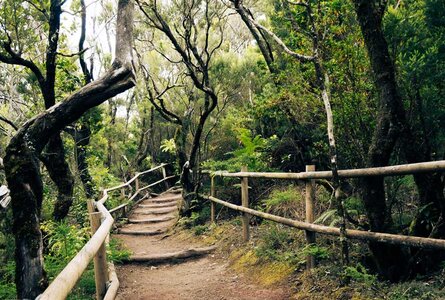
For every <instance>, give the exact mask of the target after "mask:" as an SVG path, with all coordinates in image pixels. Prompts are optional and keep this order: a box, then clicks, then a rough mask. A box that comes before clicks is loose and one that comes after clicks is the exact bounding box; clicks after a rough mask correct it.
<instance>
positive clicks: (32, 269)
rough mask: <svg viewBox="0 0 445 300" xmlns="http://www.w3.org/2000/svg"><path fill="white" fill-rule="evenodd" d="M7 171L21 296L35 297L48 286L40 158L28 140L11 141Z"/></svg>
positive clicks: (19, 294) (17, 276)
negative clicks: (24, 141) (42, 215)
mask: <svg viewBox="0 0 445 300" xmlns="http://www.w3.org/2000/svg"><path fill="white" fill-rule="evenodd" d="M12 142H13V141H12ZM12 142H11V143H12ZM5 172H6V179H7V181H8V187H9V189H10V191H11V192H10V193H11V194H10V195H11V198H12V202H11V207H12V211H13V219H14V221H13V233H14V237H15V261H16V275H15V283H16V289H17V297H18V298H19V299H25V298H29V299H34V298H35V297H37V296H38V295H39V294H40V293H41V292H42V291H43V289H44V288H45V286H46V278H45V273H44V270H43V263H42V261H43V253H42V249H43V244H42V233H41V231H40V224H39V220H40V210H41V207H42V197H43V185H42V180H41V177H40V162H39V160H38V158H37V156H36V155H35V153H33V151H32V150H31V149H29V148H28V147H27V145H26V143H18V144H17V145H11V144H10V146H8V149H7V152H6V156H5Z"/></svg>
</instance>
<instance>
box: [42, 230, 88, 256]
mask: <svg viewBox="0 0 445 300" xmlns="http://www.w3.org/2000/svg"><path fill="white" fill-rule="evenodd" d="M40 228H41V230H42V231H43V232H44V233H45V237H44V238H45V241H46V243H47V244H48V247H47V249H48V250H49V254H48V255H49V256H51V257H55V258H60V259H62V260H66V261H69V260H70V259H71V258H72V257H74V255H76V254H77V252H79V250H80V249H82V247H83V245H84V244H85V243H86V241H87V240H88V239H89V238H90V232H89V229H88V228H78V227H77V226H76V225H72V224H69V223H68V222H67V221H61V222H55V221H46V222H44V223H42V224H41V226H40Z"/></svg>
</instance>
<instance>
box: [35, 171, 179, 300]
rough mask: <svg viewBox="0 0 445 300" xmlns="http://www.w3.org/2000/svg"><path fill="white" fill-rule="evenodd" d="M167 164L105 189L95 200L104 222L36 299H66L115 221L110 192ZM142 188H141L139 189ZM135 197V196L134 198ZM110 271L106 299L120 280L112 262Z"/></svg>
mask: <svg viewBox="0 0 445 300" xmlns="http://www.w3.org/2000/svg"><path fill="white" fill-rule="evenodd" d="M164 166H166V164H161V165H159V166H157V167H154V168H152V169H150V170H147V171H144V172H141V173H137V174H136V175H135V176H134V177H133V178H132V179H130V180H129V181H127V182H126V183H123V184H120V185H118V186H115V187H111V188H108V189H105V190H103V195H102V198H101V199H100V200H98V201H95V202H93V203H94V206H95V207H96V209H97V210H98V211H99V212H100V213H101V214H102V217H103V219H102V222H101V225H100V226H99V228H98V229H97V231H96V232H95V233H94V234H93V236H92V237H91V239H90V240H89V241H88V242H87V243H86V244H85V245H84V246H83V248H82V249H81V250H80V251H79V252H78V253H77V254H76V256H75V257H74V258H73V259H72V260H71V261H70V262H69V263H68V264H67V265H66V266H65V268H64V269H63V270H62V271H61V272H60V273H59V275H57V277H56V278H55V279H54V280H53V281H52V283H51V284H50V285H49V286H48V288H47V289H46V290H45V291H44V292H43V293H42V294H41V295H40V296H38V297H37V298H36V299H39V300H55V299H65V298H66V297H67V296H68V295H69V293H70V292H71V290H72V289H73V287H74V286H75V285H76V283H77V281H78V280H79V278H80V277H81V276H82V274H83V272H84V271H85V270H86V268H87V267H88V264H89V263H90V262H91V260H92V259H93V257H94V256H95V255H96V253H97V252H98V250H99V248H100V247H101V245H103V244H104V243H105V242H106V240H107V238H108V236H109V233H110V230H111V228H112V226H113V223H114V218H113V217H112V216H111V214H110V211H108V209H107V208H106V207H105V205H104V203H105V201H106V200H107V199H108V198H109V195H108V193H109V192H111V191H114V190H117V189H121V188H125V187H128V186H130V184H131V183H132V182H134V181H135V180H136V179H137V178H138V177H139V176H141V175H144V174H147V173H149V172H153V171H155V170H157V169H160V168H162V167H164ZM171 177H173V176H170V177H165V178H164V179H162V180H160V181H157V182H155V183H153V184H151V186H153V185H155V184H158V183H160V182H163V181H165V180H167V179H169V178H171ZM139 190H141V189H139ZM132 199H133V198H132ZM109 273H110V279H111V282H110V284H109V285H108V289H107V292H106V294H105V296H104V299H114V298H115V296H116V293H117V288H118V287H119V280H118V279H117V276H116V274H115V272H114V266H113V265H112V264H111V266H109Z"/></svg>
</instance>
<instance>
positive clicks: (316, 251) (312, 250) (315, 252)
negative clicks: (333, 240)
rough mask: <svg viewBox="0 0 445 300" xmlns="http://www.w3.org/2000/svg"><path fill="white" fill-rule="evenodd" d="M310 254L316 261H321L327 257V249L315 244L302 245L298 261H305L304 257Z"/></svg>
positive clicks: (302, 262)
mask: <svg viewBox="0 0 445 300" xmlns="http://www.w3.org/2000/svg"><path fill="white" fill-rule="evenodd" d="M309 255H312V256H313V257H314V258H315V260H316V261H318V262H319V261H321V260H324V259H328V258H329V250H328V248H326V247H322V246H319V245H317V244H309V245H306V246H304V247H303V249H301V250H300V252H299V258H300V263H301V264H304V263H306V257H307V256H309Z"/></svg>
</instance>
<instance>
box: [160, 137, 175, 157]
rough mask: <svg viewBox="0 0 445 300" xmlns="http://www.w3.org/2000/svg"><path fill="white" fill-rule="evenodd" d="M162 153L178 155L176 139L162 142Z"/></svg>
mask: <svg viewBox="0 0 445 300" xmlns="http://www.w3.org/2000/svg"><path fill="white" fill-rule="evenodd" d="M161 151H162V152H167V153H170V154H175V153H176V144H175V140H174V139H168V140H163V141H162V142H161Z"/></svg>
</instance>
